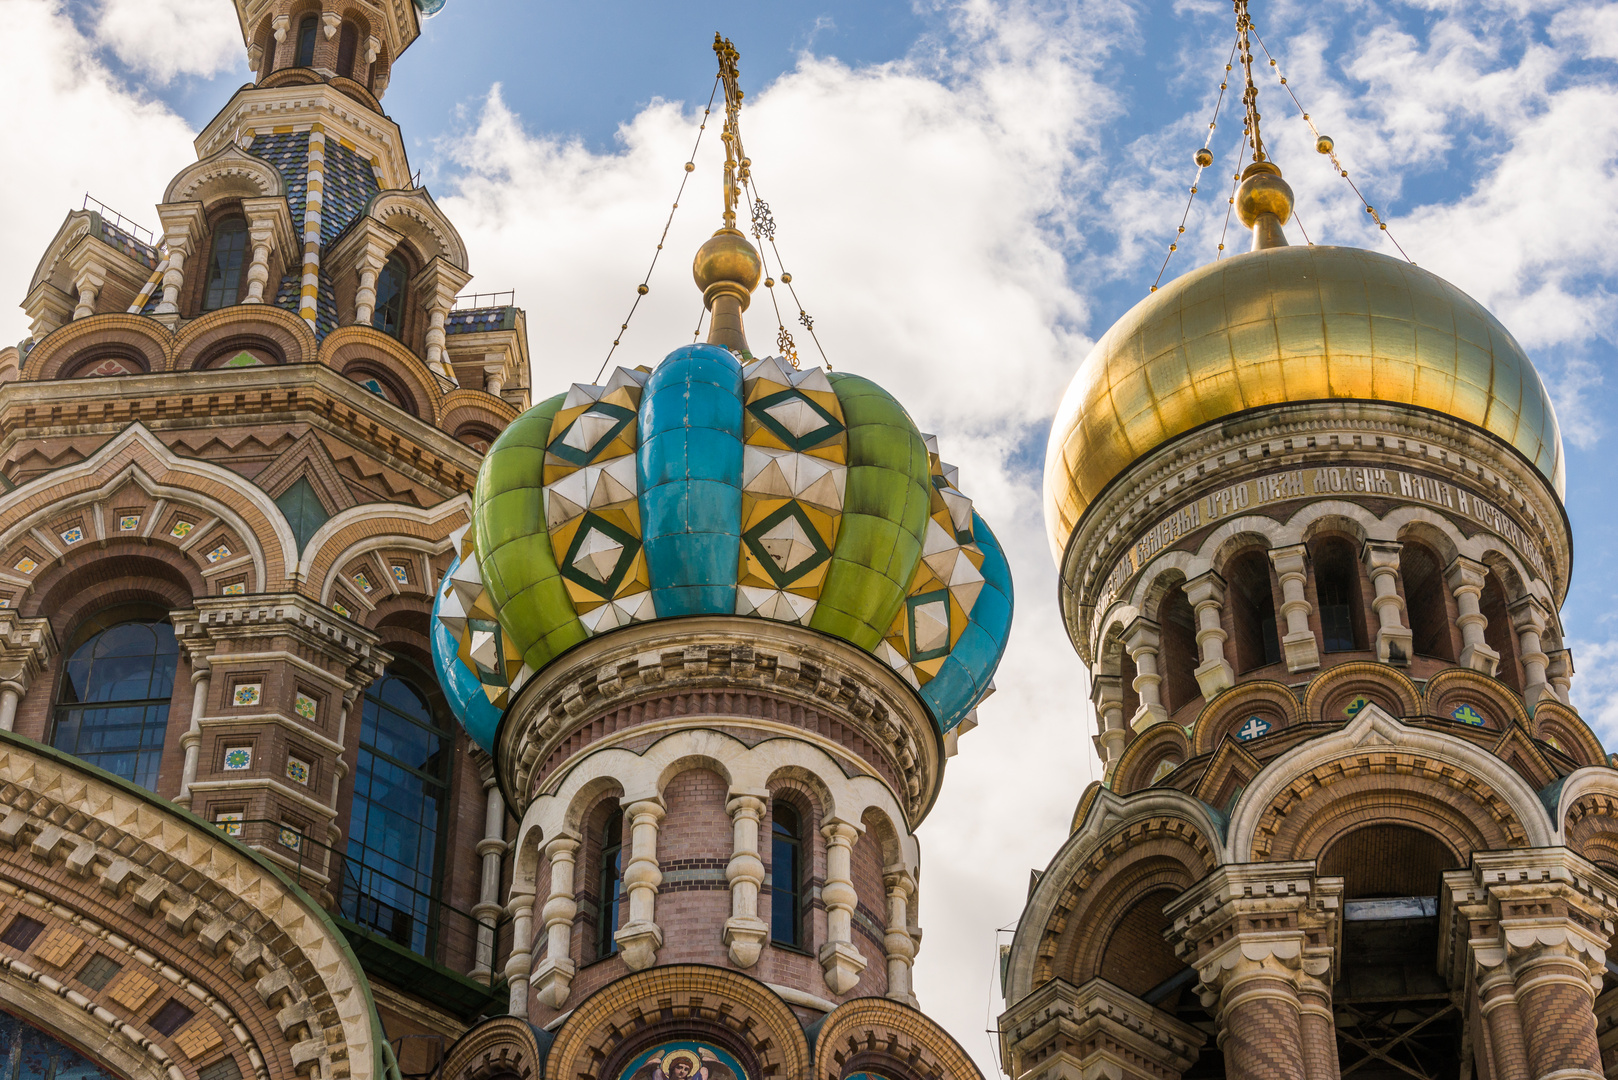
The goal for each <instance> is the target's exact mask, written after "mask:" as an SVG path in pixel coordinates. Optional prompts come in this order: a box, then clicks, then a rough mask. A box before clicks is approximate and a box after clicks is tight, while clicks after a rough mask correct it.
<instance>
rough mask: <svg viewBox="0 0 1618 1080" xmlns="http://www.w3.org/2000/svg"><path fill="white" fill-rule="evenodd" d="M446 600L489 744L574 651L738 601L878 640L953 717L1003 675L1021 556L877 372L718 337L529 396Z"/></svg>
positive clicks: (941, 723)
mask: <svg viewBox="0 0 1618 1080" xmlns="http://www.w3.org/2000/svg"><path fill="white" fill-rule="evenodd" d="M459 554H460V558H459V560H458V561H457V563H456V564H455V566H454V567H453V568H452V569H451V571H450V573H449V574H448V575H446V577H445V580H444V582H443V584H442V586H441V587H440V589H439V593H438V597H437V600H436V603H435V606H434V612H433V614H434V625H433V654H434V659H435V661H436V663H437V666H438V672H439V678H440V681H441V682H442V684H443V686H444V688H445V691H446V694H447V695H448V697H449V698H450V700H451V703H452V705H453V707H454V708H455V711H456V714H457V716H459V718H460V720H461V722H462V723H463V724H464V725H465V726H466V728H467V731H468V732H469V733H470V734H471V736H472V738H473V740H474V741H476V742H477V743H478V744H479V745H481V746H483V747H484V748H485V749H492V747H493V745H494V736H495V729H496V727H497V726H498V724H499V720H500V716H501V714H502V712H503V710H504V708H505V706H506V705H507V704H508V703H509V700H510V697H511V695H512V694H513V693H514V691H516V690H517V689H519V688H520V687H521V686H522V685H523V683H525V682H526V681H527V680H528V679H529V678H532V677H533V675H534V674H535V673H537V672H539V671H542V670H544V669H545V667H546V666H547V665H549V664H550V663H552V662H553V661H555V660H556V659H557V658H558V657H559V656H561V655H562V654H563V653H565V652H566V651H568V650H569V649H571V648H573V647H574V646H576V645H579V644H580V643H582V642H584V641H586V640H588V639H590V638H592V637H596V636H599V635H602V634H609V633H611V632H612V631H614V630H616V629H618V628H620V627H624V626H628V625H630V624H632V623H637V622H645V621H648V620H654V619H668V618H678V617H680V616H687V615H736V616H744V617H748V618H758V619H774V620H778V621H781V622H791V623H797V624H800V625H802V626H807V627H809V628H810V629H813V630H818V631H820V632H821V633H824V634H827V635H830V636H832V637H836V638H841V639H842V640H844V641H847V642H849V643H850V644H853V645H856V646H858V647H859V648H861V649H865V650H866V651H868V652H870V653H872V654H874V655H875V656H877V657H879V658H880V659H882V660H883V661H885V662H886V663H887V664H889V665H890V666H891V667H892V668H893V669H894V670H895V671H897V672H898V673H899V674H900V675H901V676H902V677H903V678H904V679H905V680H906V681H907V682H909V683H910V685H911V686H912V687H914V688H915V689H916V691H917V693H918V694H919V696H920V698H921V700H922V701H923V702H925V703H926V705H927V708H928V709H929V710H930V711H931V713H932V716H933V719H934V720H935V722H936V723H937V725H938V728H939V730H940V731H941V732H948V731H950V730H952V729H953V728H955V727H956V726H958V725H959V724H960V723H961V722H962V720H964V719H965V718H966V717H967V716H968V715H969V714H970V713H971V711H972V710H973V709H974V708H975V707H976V705H977V703H978V702H979V701H980V700H982V698H983V697H984V696H985V695H986V694H987V693H988V692H989V691H990V689H991V681H990V680H991V676H992V675H993V673H994V669H995V667H996V665H997V664H998V663H999V662H1000V656H1001V653H1002V652H1003V651H1004V649H1005V644H1006V637H1007V635H1008V633H1009V632H1010V629H1011V608H1012V590H1011V576H1010V572H1009V570H1008V568H1007V566H1006V560H1005V556H1004V554H1003V553H1002V551H1001V549H1000V545H999V544H998V542H996V540H995V538H994V534H993V533H992V532H990V530H989V527H988V525H987V524H986V523H985V522H984V521H983V519H982V518H981V517H979V516H978V514H977V513H976V512H975V511H974V510H973V509H972V502H971V500H970V499H968V498H967V497H966V496H965V495H963V494H962V493H961V492H960V491H959V490H958V488H957V487H956V470H955V469H954V468H953V467H952V466H950V465H947V464H944V463H943V462H942V461H940V459H939V456H938V449H937V443H936V440H935V439H934V438H933V437H932V436H928V435H923V434H922V433H921V432H919V431H918V430H917V429H916V426H915V424H914V423H912V422H911V420H910V417H909V415H908V414H906V412H905V410H904V409H903V407H901V406H900V405H899V403H898V402H897V401H895V400H894V399H893V398H892V397H891V396H890V395H889V394H888V393H887V392H886V391H885V390H883V389H882V388H881V387H879V386H877V385H876V384H875V383H872V382H870V381H869V380H867V379H863V378H860V377H859V376H857V375H850V374H845V373H841V372H836V373H833V372H827V371H825V370H823V369H821V368H817V367H811V368H806V369H804V370H798V369H796V368H794V367H792V366H791V365H790V364H789V363H788V362H786V361H785V360H783V359H781V358H779V357H769V358H765V359H762V360H747V361H743V360H738V359H737V357H736V355H735V354H733V353H732V352H731V351H730V350H729V349H726V348H722V347H719V346H717V345H692V346H688V347H686V348H681V349H677V350H675V351H674V352H673V353H671V354H669V356H668V357H667V358H666V359H665V360H664V361H663V362H662V363H661V364H660V365H658V367H657V368H656V369H655V370H653V371H650V372H648V371H646V370H644V369H637V370H629V369H625V368H618V369H616V370H615V371H614V372H613V374H612V376H611V378H609V379H608V380H607V381H606V383H605V384H604V385H600V386H585V385H574V386H573V387H572V389H570V390H569V391H568V392H567V393H565V394H559V395H557V396H556V397H553V398H551V399H550V400H548V401H545V402H542V403H541V404H539V405H536V406H535V407H533V408H532V409H529V410H528V411H527V412H526V413H524V414H523V415H522V416H520V417H518V418H517V420H516V421H514V422H513V423H512V424H511V426H510V427H508V428H507V429H506V430H505V432H504V433H503V434H502V435H501V436H500V438H499V439H498V440H496V441H495V443H494V445H493V446H492V447H491V448H490V450H489V453H488V456H487V457H486V458H485V459H484V462H483V467H482V469H481V470H480V471H479V473H478V479H477V486H476V489H475V491H474V493H473V519H472V524H471V526H470V527H469V528H468V530H467V532H466V533H465V534H464V536H463V537H462V538H461V541H460V546H459Z"/></svg>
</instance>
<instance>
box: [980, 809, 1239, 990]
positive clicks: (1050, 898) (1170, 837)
mask: <svg viewBox="0 0 1618 1080" xmlns="http://www.w3.org/2000/svg"><path fill="white" fill-rule="evenodd" d="M1151 838H1157V839H1162V840H1167V841H1169V842H1170V843H1172V844H1174V845H1176V846H1178V847H1179V848H1181V849H1182V850H1183V851H1184V852H1185V853H1186V862H1185V866H1186V868H1187V870H1186V872H1187V874H1188V875H1189V881H1193V882H1194V881H1196V880H1198V879H1200V878H1202V877H1204V876H1206V875H1207V874H1208V873H1210V872H1212V871H1213V870H1214V869H1215V868H1217V867H1218V866H1219V865H1220V863H1221V862H1222V860H1221V858H1220V853H1221V851H1222V850H1223V847H1224V829H1223V822H1222V821H1219V820H1218V818H1217V815H1216V814H1215V812H1214V811H1213V809H1212V808H1211V807H1209V806H1207V805H1206V804H1204V803H1202V802H1199V801H1198V800H1197V799H1195V798H1193V797H1192V796H1190V795H1187V794H1186V793H1185V792H1183V791H1178V790H1176V789H1174V788H1150V789H1148V790H1146V791H1141V792H1136V793H1135V794H1133V795H1128V796H1122V795H1118V794H1115V793H1114V792H1111V791H1108V790H1107V789H1106V788H1104V787H1102V786H1101V785H1100V784H1091V785H1090V787H1089V788H1088V789H1087V790H1086V792H1085V794H1084V798H1083V799H1081V800H1080V802H1079V807H1078V811H1077V813H1076V814H1075V817H1074V831H1073V834H1072V835H1071V836H1069V837H1068V839H1067V842H1066V843H1064V844H1063V845H1062V847H1061V850H1059V851H1058V852H1057V853H1056V857H1055V858H1053V859H1052V860H1051V862H1050V865H1049V866H1047V867H1046V868H1045V871H1044V873H1042V874H1040V875H1039V880H1038V883H1037V884H1036V885H1035V886H1034V890H1033V893H1032V895H1030V896H1029V898H1028V904H1027V906H1026V907H1024V909H1023V914H1022V918H1021V919H1020V920H1019V921H1018V923H1017V933H1016V936H1015V937H1014V938H1013V939H1012V944H1011V960H1010V963H1009V965H1008V968H1007V971H1006V980H1005V999H1006V1000H1007V1001H1020V1000H1022V999H1023V998H1024V997H1027V996H1028V995H1029V994H1030V993H1032V992H1033V991H1034V990H1035V989H1036V988H1037V987H1038V985H1040V984H1042V983H1043V982H1045V981H1046V980H1048V979H1050V978H1052V977H1053V975H1054V973H1053V971H1052V964H1053V960H1054V948H1055V940H1056V938H1058V937H1060V935H1061V934H1062V932H1063V931H1064V930H1065V929H1066V927H1067V925H1068V923H1069V922H1070V920H1071V919H1072V917H1073V912H1074V910H1075V908H1076V907H1077V902H1078V897H1079V894H1080V893H1082V892H1084V891H1086V890H1087V889H1089V888H1090V886H1091V884H1092V883H1093V882H1094V880H1095V878H1096V875H1097V874H1098V873H1099V872H1101V871H1102V870H1104V869H1105V868H1106V866H1107V865H1108V864H1109V863H1111V862H1113V861H1114V860H1115V859H1118V858H1128V857H1129V853H1130V850H1131V849H1132V848H1133V847H1135V846H1136V845H1138V844H1139V843H1140V842H1141V841H1142V840H1143V839H1151Z"/></svg>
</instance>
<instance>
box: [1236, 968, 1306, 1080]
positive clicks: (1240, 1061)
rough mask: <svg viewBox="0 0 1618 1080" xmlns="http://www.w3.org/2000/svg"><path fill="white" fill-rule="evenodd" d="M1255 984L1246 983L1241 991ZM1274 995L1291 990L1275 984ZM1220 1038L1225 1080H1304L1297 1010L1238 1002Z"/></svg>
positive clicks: (1262, 1001) (1262, 1000)
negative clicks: (1223, 1054)
mask: <svg viewBox="0 0 1618 1080" xmlns="http://www.w3.org/2000/svg"><path fill="white" fill-rule="evenodd" d="M1255 983H1256V980H1255V982H1254V983H1247V984H1245V985H1244V989H1246V988H1247V987H1252V986H1254V985H1255ZM1269 989H1271V990H1272V991H1274V992H1275V993H1277V994H1279V995H1282V996H1287V995H1290V994H1291V988H1290V987H1289V986H1287V985H1286V984H1285V983H1282V982H1280V981H1279V980H1276V984H1275V985H1274V986H1273V987H1269ZM1221 1035H1222V1044H1221V1045H1222V1049H1223V1050H1224V1052H1225V1075H1226V1077H1228V1080H1305V1073H1304V1063H1303V1044H1302V1039H1301V1036H1300V1034H1299V1029H1298V1012H1297V1007H1296V1006H1295V1005H1292V1004H1288V1003H1286V1002H1284V1001H1277V1000H1275V999H1274V998H1269V997H1254V998H1249V999H1247V1000H1245V1001H1242V1002H1239V1003H1238V1004H1237V1005H1236V1007H1235V1008H1233V1009H1231V1010H1230V1012H1229V1014H1228V1015H1227V1017H1226V1021H1225V1028H1224V1031H1223V1032H1221Z"/></svg>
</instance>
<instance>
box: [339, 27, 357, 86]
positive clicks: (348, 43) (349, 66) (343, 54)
mask: <svg viewBox="0 0 1618 1080" xmlns="http://www.w3.org/2000/svg"><path fill="white" fill-rule="evenodd" d="M359 46H360V32H359V31H358V30H356V29H354V24H353V23H347V22H346V23H344V24H343V29H342V31H341V32H340V33H339V34H338V35H337V74H339V75H341V76H342V77H343V78H345V79H352V78H353V77H354V54H355V53H357V52H358V51H359Z"/></svg>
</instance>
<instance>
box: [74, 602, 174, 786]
mask: <svg viewBox="0 0 1618 1080" xmlns="http://www.w3.org/2000/svg"><path fill="white" fill-rule="evenodd" d="M179 653H180V650H179V646H178V645H176V644H175V641H174V627H172V626H170V625H169V624H168V623H167V622H161V621H157V620H152V621H144V620H142V621H133V622H122V623H118V624H116V625H114V626H109V627H107V628H106V629H105V630H101V631H100V632H98V633H96V634H94V635H93V636H92V637H90V638H89V639H88V640H86V641H85V642H84V644H82V645H80V646H79V647H78V648H76V649H74V650H73V652H72V654H71V655H70V656H69V657H68V658H67V660H66V661H65V662H64V663H63V664H62V685H61V688H60V690H59V691H58V693H57V698H56V724H55V730H54V732H53V733H52V735H51V745H52V746H54V747H56V748H57V749H58V750H66V751H67V752H68V753H70V754H72V755H74V756H75V757H79V758H83V759H84V760H85V761H88V762H89V763H90V764H92V765H98V766H100V767H101V768H103V769H106V770H107V771H108V772H110V773H116V774H117V775H119V776H121V777H123V778H124V779H125V780H133V781H134V782H135V783H137V784H139V785H140V786H141V787H143V788H145V789H146V790H148V791H155V790H156V789H157V770H158V766H159V765H160V764H161V763H162V758H163V732H164V729H165V728H166V727H167V726H168V718H169V699H170V698H171V697H172V696H173V694H174V667H175V664H176V662H177V661H178V659H179Z"/></svg>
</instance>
